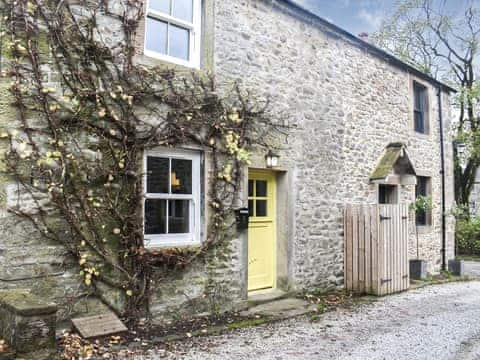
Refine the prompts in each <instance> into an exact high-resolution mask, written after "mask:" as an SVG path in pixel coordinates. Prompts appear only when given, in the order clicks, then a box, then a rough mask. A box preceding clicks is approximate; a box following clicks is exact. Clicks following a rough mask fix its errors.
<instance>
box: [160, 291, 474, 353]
mask: <svg viewBox="0 0 480 360" xmlns="http://www.w3.org/2000/svg"><path fill="white" fill-rule="evenodd" d="M177 349H182V350H181V352H180V350H178V351H179V352H177V353H175V354H169V355H171V356H172V358H175V359H201V360H208V359H222V360H224V359H249V360H263V359H276V360H279V359H435V360H441V359H480V282H463V283H450V284H446V285H439V286H429V287H425V288H422V289H417V290H414V291H409V292H406V293H402V294H399V295H394V296H389V297H385V298H382V299H380V300H379V301H377V302H375V303H373V304H365V305H361V306H359V307H358V308H356V309H355V310H339V311H337V312H332V313H327V314H325V315H324V316H323V317H322V319H321V320H320V321H318V322H313V323H312V322H310V321H309V319H308V318H306V317H301V318H295V319H291V320H287V321H283V322H279V323H274V324H268V325H263V326H259V327H255V328H248V329H242V330H238V331H235V332H232V333H229V334H226V335H222V336H216V337H203V338H198V339H194V340H191V341H188V342H183V343H181V344H178V347H177Z"/></svg>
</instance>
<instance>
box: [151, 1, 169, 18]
mask: <svg viewBox="0 0 480 360" xmlns="http://www.w3.org/2000/svg"><path fill="white" fill-rule="evenodd" d="M170 2H171V0H150V1H149V8H150V9H151V10H155V11H160V12H163V13H165V14H168V15H170V14H171V12H170Z"/></svg>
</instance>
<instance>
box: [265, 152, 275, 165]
mask: <svg viewBox="0 0 480 360" xmlns="http://www.w3.org/2000/svg"><path fill="white" fill-rule="evenodd" d="M265 161H266V163H267V168H269V169H271V168H273V167H276V166H278V155H277V154H274V153H273V151H272V150H268V153H267V155H265Z"/></svg>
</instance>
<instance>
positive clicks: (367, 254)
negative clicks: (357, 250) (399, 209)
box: [364, 206, 372, 294]
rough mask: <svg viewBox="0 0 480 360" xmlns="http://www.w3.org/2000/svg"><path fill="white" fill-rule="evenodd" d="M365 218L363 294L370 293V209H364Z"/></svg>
mask: <svg viewBox="0 0 480 360" xmlns="http://www.w3.org/2000/svg"><path fill="white" fill-rule="evenodd" d="M364 216H365V292H366V293H367V294H371V293H372V235H371V232H370V221H371V216H370V207H369V206H366V207H365V208H364Z"/></svg>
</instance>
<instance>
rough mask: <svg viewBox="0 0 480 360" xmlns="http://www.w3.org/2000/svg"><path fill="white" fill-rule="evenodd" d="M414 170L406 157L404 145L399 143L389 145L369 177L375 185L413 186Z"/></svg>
mask: <svg viewBox="0 0 480 360" xmlns="http://www.w3.org/2000/svg"><path fill="white" fill-rule="evenodd" d="M416 175H417V174H416V172H415V168H414V166H413V164H412V162H411V161H410V158H409V157H408V154H407V151H406V145H405V144H404V143H401V142H396V143H390V144H389V145H388V146H387V147H386V149H385V152H384V153H383V156H382V158H381V159H380V161H379V163H378V165H377V167H376V168H375V170H374V171H373V173H372V175H370V182H371V183H375V184H391V185H415V184H416Z"/></svg>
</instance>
